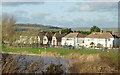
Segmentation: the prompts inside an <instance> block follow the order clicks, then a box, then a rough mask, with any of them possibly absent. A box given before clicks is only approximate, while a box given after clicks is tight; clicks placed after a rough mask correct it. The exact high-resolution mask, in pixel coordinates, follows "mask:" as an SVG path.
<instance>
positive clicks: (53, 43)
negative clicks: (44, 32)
mask: <svg viewBox="0 0 120 75" xmlns="http://www.w3.org/2000/svg"><path fill="white" fill-rule="evenodd" d="M53 40H55V42H53ZM52 45H55V46H56V45H57V39H56V37H54V36H53V37H52Z"/></svg>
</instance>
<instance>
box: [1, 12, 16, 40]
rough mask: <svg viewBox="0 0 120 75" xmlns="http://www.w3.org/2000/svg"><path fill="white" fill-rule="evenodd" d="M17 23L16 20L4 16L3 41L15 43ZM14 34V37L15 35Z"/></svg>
mask: <svg viewBox="0 0 120 75" xmlns="http://www.w3.org/2000/svg"><path fill="white" fill-rule="evenodd" d="M15 23H16V19H15V18H14V17H13V16H12V17H9V16H8V15H6V14H5V15H3V17H2V41H9V42H13V41H14V39H15V38H16V36H15V30H16V27H15V26H14V24H15ZM13 34H14V35H13Z"/></svg>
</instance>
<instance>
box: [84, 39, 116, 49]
mask: <svg viewBox="0 0 120 75" xmlns="http://www.w3.org/2000/svg"><path fill="white" fill-rule="evenodd" d="M113 40H114V38H107V39H105V38H85V46H86V47H89V46H91V45H90V43H91V42H93V43H94V44H95V46H97V44H98V43H100V44H101V45H103V47H113Z"/></svg>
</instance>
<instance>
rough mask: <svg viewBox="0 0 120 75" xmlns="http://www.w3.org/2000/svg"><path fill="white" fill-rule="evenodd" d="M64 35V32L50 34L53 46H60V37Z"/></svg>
mask: <svg viewBox="0 0 120 75" xmlns="http://www.w3.org/2000/svg"><path fill="white" fill-rule="evenodd" d="M64 36H65V34H61V33H55V34H54V35H53V36H52V45H53V46H60V45H61V40H62V37H64Z"/></svg>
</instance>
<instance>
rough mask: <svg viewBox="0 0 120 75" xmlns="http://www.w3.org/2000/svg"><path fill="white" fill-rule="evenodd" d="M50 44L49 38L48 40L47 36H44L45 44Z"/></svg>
mask: <svg viewBox="0 0 120 75" xmlns="http://www.w3.org/2000/svg"><path fill="white" fill-rule="evenodd" d="M47 43H48V38H47V36H44V37H43V44H47Z"/></svg>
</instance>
